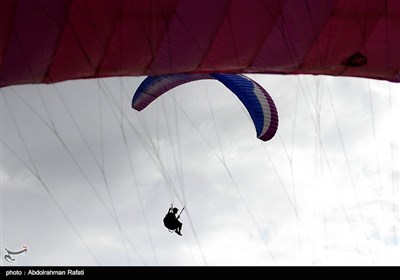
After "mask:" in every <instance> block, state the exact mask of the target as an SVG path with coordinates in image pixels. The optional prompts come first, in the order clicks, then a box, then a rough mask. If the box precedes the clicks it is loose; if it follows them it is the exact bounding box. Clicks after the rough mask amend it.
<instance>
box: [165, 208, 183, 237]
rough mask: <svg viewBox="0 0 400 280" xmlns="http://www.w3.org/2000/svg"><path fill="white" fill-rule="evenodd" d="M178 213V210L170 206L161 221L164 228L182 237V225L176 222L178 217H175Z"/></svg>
mask: <svg viewBox="0 0 400 280" xmlns="http://www.w3.org/2000/svg"><path fill="white" fill-rule="evenodd" d="M178 211H179V210H178V208H176V207H173V205H172V204H171V207H170V208H169V209H168V212H167V214H166V215H165V217H164V220H163V221H164V225H165V227H166V228H168V229H170V230H174V231H175V232H176V233H177V234H179V235H182V233H181V230H182V223H181V222H180V221H179V220H178V219H179V217H180V215H178V216H176V215H177V213H178Z"/></svg>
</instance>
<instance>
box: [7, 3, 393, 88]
mask: <svg viewBox="0 0 400 280" xmlns="http://www.w3.org/2000/svg"><path fill="white" fill-rule="evenodd" d="M399 50H400V1H398V0H387V1H381V0H370V1H364V0H304V1H301V0H268V1H261V0H260V1H257V0H252V1H248V0H210V1H205V0H190V1H185V0H153V1H152V0H135V1H124V0H114V1H109V0H85V1H81V0H57V1H54V0H19V1H15V0H2V1H0V87H4V86H8V85H14V84H25V83H52V82H58V81H63V80H68V79H81V78H96V77H109V76H140V75H160V74H171V73H182V72H185V73H213V72H230V73H279V74H326V75H334V76H355V77H366V78H374V79H383V80H388V81H393V82H400V73H399V69H400V52H399Z"/></svg>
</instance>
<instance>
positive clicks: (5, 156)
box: [0, 75, 400, 266]
mask: <svg viewBox="0 0 400 280" xmlns="http://www.w3.org/2000/svg"><path fill="white" fill-rule="evenodd" d="M248 76H249V77H251V78H253V79H254V80H256V81H257V82H258V83H260V84H261V85H262V86H263V87H264V88H265V89H266V90H267V91H268V92H269V93H270V95H271V96H272V98H273V100H274V101H275V104H276V106H277V109H278V113H279V127H278V132H277V134H276V135H275V137H274V138H273V139H272V140H270V141H268V142H262V141H260V140H259V139H257V138H256V132H255V128H254V126H253V124H252V122H251V119H250V117H249V115H248V114H247V112H246V110H245V109H244V107H243V105H242V104H241V103H240V101H239V100H238V99H237V98H236V96H235V95H233V94H232V93H231V92H230V91H229V90H228V89H226V88H225V87H224V86H223V85H221V84H219V83H218V82H217V81H198V82H194V83H189V84H186V85H183V86H180V87H178V88H176V89H175V90H172V91H170V92H168V93H167V94H165V95H163V96H162V97H160V98H159V99H158V100H156V102H154V103H153V104H151V105H150V106H149V107H148V108H146V109H145V110H143V111H142V112H140V113H139V112H137V111H135V110H133V109H132V108H131V98H132V95H133V93H134V91H135V90H136V88H137V87H138V85H139V84H140V82H141V81H142V80H143V79H144V77H134V78H132V77H131V78H109V79H94V80H79V81H68V82H63V83H58V84H53V85H24V86H14V87H7V88H3V89H1V90H0V101H1V166H0V168H1V215H0V216H1V225H0V237H1V238H0V243H1V244H0V245H1V253H2V258H1V264H3V265H10V263H8V262H6V261H5V260H4V254H5V253H6V251H5V248H7V249H8V250H11V251H14V252H15V251H19V250H21V249H22V246H23V245H27V246H28V251H27V253H26V254H20V255H14V258H15V259H16V261H15V264H17V265H122V266H125V265H134V266H143V265H167V266H169V265H174V266H178V265H201V266H203V265H223V266H230V265H245V266H247V265H257V266H259V265H261V266H264V265H265V266H268V265H400V250H399V246H400V245H399V240H400V227H399V223H400V220H399V217H400V214H399V201H400V191H399V168H400V167H399V164H400V160H399V144H400V132H399V120H400V97H399V92H400V85H399V84H393V83H388V82H383V81H375V80H365V79H355V78H334V77H323V76H274V75H248ZM171 203H174V206H176V207H178V208H179V209H182V207H183V205H184V204H186V208H185V210H184V212H183V213H182V216H181V221H182V222H183V229H182V233H183V236H182V237H181V236H178V235H177V234H175V233H170V232H169V231H168V230H167V229H166V228H164V226H163V223H162V219H163V217H164V215H165V214H166V212H167V210H168V207H169V206H170V204H171Z"/></svg>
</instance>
